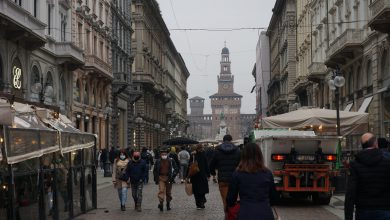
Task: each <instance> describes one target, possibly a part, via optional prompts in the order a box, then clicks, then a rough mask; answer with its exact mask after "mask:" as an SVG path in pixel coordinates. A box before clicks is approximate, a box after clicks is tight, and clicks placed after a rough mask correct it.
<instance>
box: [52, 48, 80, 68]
mask: <svg viewBox="0 0 390 220" xmlns="http://www.w3.org/2000/svg"><path fill="white" fill-rule="evenodd" d="M54 48H55V51H54V53H55V54H56V56H57V57H58V58H57V60H58V63H59V64H62V63H67V64H68V65H69V66H71V67H72V68H71V69H73V70H74V69H77V68H78V67H81V66H82V65H83V64H84V55H83V50H82V49H80V48H78V47H77V46H76V45H74V44H73V43H72V42H56V43H55V47H54Z"/></svg>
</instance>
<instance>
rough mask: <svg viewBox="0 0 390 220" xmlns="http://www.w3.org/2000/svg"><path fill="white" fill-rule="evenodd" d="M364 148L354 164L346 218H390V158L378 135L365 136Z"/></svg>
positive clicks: (349, 174) (352, 164)
mask: <svg viewBox="0 0 390 220" xmlns="http://www.w3.org/2000/svg"><path fill="white" fill-rule="evenodd" d="M361 144H362V148H363V150H362V151H361V152H359V153H358V154H357V155H356V157H355V158H356V159H355V160H354V161H352V162H351V163H350V168H349V173H348V185H347V192H346V194H345V203H344V214H345V219H346V220H352V219H353V212H354V209H355V208H356V213H355V219H356V220H367V219H369V220H374V219H375V220H377V219H378V220H379V219H383V220H385V219H386V220H389V219H390V159H388V157H386V156H385V155H384V153H383V151H382V150H381V149H378V143H377V140H376V138H375V136H374V135H373V134H371V133H366V134H364V135H362V137H361Z"/></svg>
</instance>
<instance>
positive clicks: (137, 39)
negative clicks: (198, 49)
mask: <svg viewBox="0 0 390 220" xmlns="http://www.w3.org/2000/svg"><path fill="white" fill-rule="evenodd" d="M132 17H133V29H134V30H135V32H134V34H133V37H132V48H133V51H134V53H135V59H134V65H133V68H132V75H133V78H132V79H133V83H134V86H133V87H134V88H135V89H136V90H137V91H138V92H139V93H141V94H142V97H141V98H140V99H139V100H137V102H136V103H135V115H136V117H137V118H139V120H138V124H137V129H136V131H135V132H134V136H135V137H136V139H135V141H136V142H135V146H136V147H144V146H147V147H157V146H159V145H161V143H162V141H164V140H165V139H168V138H169V137H172V136H180V135H184V134H185V129H186V127H187V125H186V124H187V123H186V120H185V119H186V118H185V117H186V115H187V108H186V100H187V97H188V96H187V92H186V90H187V78H188V77H189V72H188V70H187V68H186V66H185V63H184V61H183V59H182V58H181V55H180V54H179V53H178V52H177V50H176V48H175V46H174V44H173V42H172V40H171V39H170V33H169V31H168V29H167V27H166V25H165V23H164V20H163V19H162V16H161V13H160V9H159V5H158V3H157V2H156V1H155V0H148V1H140V0H132Z"/></svg>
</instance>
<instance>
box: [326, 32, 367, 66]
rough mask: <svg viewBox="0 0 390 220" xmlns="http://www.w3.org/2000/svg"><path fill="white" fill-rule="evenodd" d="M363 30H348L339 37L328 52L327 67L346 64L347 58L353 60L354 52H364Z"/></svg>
mask: <svg viewBox="0 0 390 220" xmlns="http://www.w3.org/2000/svg"><path fill="white" fill-rule="evenodd" d="M363 33H364V32H363V30H360V29H347V30H345V31H344V32H343V33H342V34H341V35H340V36H339V37H337V38H336V39H335V40H334V41H333V42H332V43H331V45H330V46H329V48H328V49H327V51H326V57H327V60H326V62H325V64H326V65H327V66H334V65H336V64H344V63H345V62H346V61H345V59H346V58H350V59H352V58H353V57H354V55H355V53H354V52H357V51H358V52H360V53H361V52H362V42H363Z"/></svg>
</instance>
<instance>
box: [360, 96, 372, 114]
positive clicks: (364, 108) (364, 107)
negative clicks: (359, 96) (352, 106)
mask: <svg viewBox="0 0 390 220" xmlns="http://www.w3.org/2000/svg"><path fill="white" fill-rule="evenodd" d="M371 101H372V96H369V97H367V98H365V99H364V100H363V103H362V105H361V106H360V108H359V110H358V112H360V113H364V112H366V111H367V108H368V106H369V105H370V103H371Z"/></svg>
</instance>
